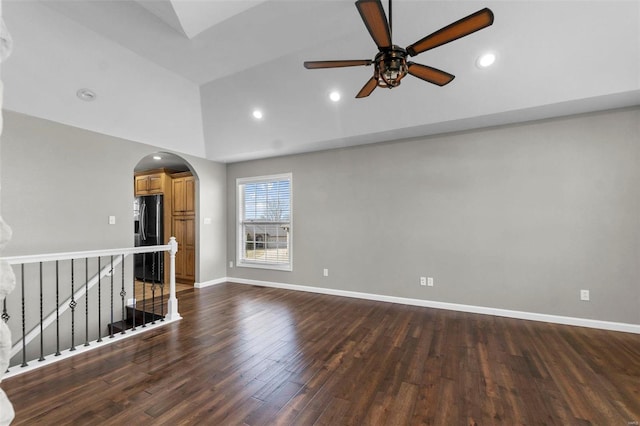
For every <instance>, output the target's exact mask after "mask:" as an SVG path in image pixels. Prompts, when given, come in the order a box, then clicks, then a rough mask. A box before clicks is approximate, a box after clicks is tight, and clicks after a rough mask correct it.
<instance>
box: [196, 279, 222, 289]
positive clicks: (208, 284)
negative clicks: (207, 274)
mask: <svg viewBox="0 0 640 426" xmlns="http://www.w3.org/2000/svg"><path fill="white" fill-rule="evenodd" d="M226 282H229V278H227V277H223V278H218V279H216V280H209V281H205V282H202V283H194V284H193V286H194V287H195V288H204V287H211V286H212V285H218V284H222V283H226Z"/></svg>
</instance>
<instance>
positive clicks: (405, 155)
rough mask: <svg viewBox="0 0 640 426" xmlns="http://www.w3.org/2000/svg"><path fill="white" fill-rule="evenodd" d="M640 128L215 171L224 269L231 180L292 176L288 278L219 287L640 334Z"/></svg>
mask: <svg viewBox="0 0 640 426" xmlns="http://www.w3.org/2000/svg"><path fill="white" fill-rule="evenodd" d="M639 123H640V109H638V108H633V109H625V110H616V111H608V112H602V113H595V114H589V115H581V116H574V117H568V118H559V119H553V120H547V121H541V122H534V123H527V124H521V125H514V126H506V127H499V128H492V129H484V130H478V131H473V132H465V133H458V134H450V135H445V136H439V137H431V138H424V139H418V140H409V141H401V142H393V143H386V144H378V145H369V146H364V147H358V148H351V149H342V150H333V151H325V152H318V153H311V154H304V155H297V156H289V157H280V158H274V159H267V160H260V161H252V162H244V163H237V164H232V165H228V166H227V233H228V234H227V253H228V256H229V260H233V261H234V264H235V260H236V259H235V256H236V255H235V253H236V225H235V218H236V191H235V180H236V178H239V177H248V176H260V175H267V174H272V173H283V172H292V173H293V221H294V224H293V230H294V231H293V232H294V233H293V247H294V252H293V271H292V272H277V271H268V270H262V269H250V268H227V275H228V276H229V277H237V278H245V279H255V280H263V281H273V282H279V283H289V284H297V285H304V286H316V287H325V288H330V289H341V290H351V291H358V292H366V293H374V294H382V295H390V296H399V297H409V298H416V299H427V300H434V301H442V302H451V303H461V304H468V305H476V306H484V307H492V308H502V309H512V310H519V311H526V312H535V313H544V314H552V315H565V316H572V317H580V318H590V319H599V320H605V321H620V322H626V323H633V324H639V323H640V309H639V308H640V286H639V285H638V283H639V282H640V271H639V268H640V266H639V264H640V248H639V244H640V196H639V190H640V124H639ZM323 268H328V269H329V277H326V278H325V277H323V276H322V270H323ZM420 276H431V277H434V279H435V286H434V287H421V286H420V285H419V277H420ZM580 289H589V290H590V291H591V301H590V302H581V301H580V300H579V290H580Z"/></svg>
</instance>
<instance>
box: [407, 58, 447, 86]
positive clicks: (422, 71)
mask: <svg viewBox="0 0 640 426" xmlns="http://www.w3.org/2000/svg"><path fill="white" fill-rule="evenodd" d="M407 67H408V70H407V71H408V72H409V74H411V75H412V76H414V77H418V78H421V79H423V80H424V81H428V82H429V83H433V84H437V85H438V86H444V85H445V84H447V83H450V82H451V80H453V79H454V78H456V76H455V75H453V74H449V73H448V72H444V71H442V70H439V69H437V68H432V67H428V66H426V65H421V64H416V63H414V62H408V63H407Z"/></svg>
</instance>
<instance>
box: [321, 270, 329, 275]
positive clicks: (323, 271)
mask: <svg viewBox="0 0 640 426" xmlns="http://www.w3.org/2000/svg"><path fill="white" fill-rule="evenodd" d="M322 276H323V277H328V276H329V270H328V269H327V268H324V269H323V270H322Z"/></svg>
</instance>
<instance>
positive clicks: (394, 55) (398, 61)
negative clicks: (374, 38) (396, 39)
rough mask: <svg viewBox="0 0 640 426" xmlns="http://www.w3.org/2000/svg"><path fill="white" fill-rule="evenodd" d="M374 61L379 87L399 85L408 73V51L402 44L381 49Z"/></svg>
mask: <svg viewBox="0 0 640 426" xmlns="http://www.w3.org/2000/svg"><path fill="white" fill-rule="evenodd" d="M374 62H375V64H376V77H377V78H378V86H379V87H388V88H389V89H391V88H394V87H396V86H399V85H400V80H402V78H403V77H404V76H405V75H407V51H406V50H405V49H403V48H401V47H400V46H396V45H393V46H391V48H389V49H384V50H381V51H380V52H379V53H378V54H377V55H376V57H375V59H374Z"/></svg>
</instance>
